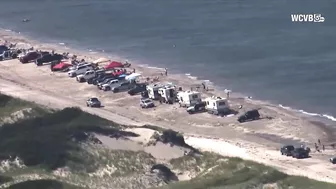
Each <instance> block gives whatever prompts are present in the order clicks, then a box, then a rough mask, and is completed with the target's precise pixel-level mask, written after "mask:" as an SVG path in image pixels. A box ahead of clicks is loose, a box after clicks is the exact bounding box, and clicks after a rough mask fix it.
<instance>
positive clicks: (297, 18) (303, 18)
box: [291, 14, 325, 22]
mask: <svg viewBox="0 0 336 189" xmlns="http://www.w3.org/2000/svg"><path fill="white" fill-rule="evenodd" d="M291 18H292V22H324V20H325V19H324V17H323V16H322V14H291Z"/></svg>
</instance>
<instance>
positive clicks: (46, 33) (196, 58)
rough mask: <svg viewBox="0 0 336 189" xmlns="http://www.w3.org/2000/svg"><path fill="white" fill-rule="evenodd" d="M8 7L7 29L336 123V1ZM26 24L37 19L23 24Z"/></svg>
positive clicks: (107, 0)
mask: <svg viewBox="0 0 336 189" xmlns="http://www.w3.org/2000/svg"><path fill="white" fill-rule="evenodd" d="M0 3H1V5H0V6H1V7H2V9H1V12H0V27H2V28H8V29H12V30H14V31H20V32H22V33H23V34H25V35H28V36H31V37H35V38H37V39H39V40H41V41H53V42H62V43H66V44H70V45H73V46H76V47H85V48H91V49H96V50H104V51H105V52H107V53H110V54H116V55H119V56H122V57H125V58H126V59H130V60H137V62H138V63H140V64H149V65H151V66H159V67H167V68H168V69H169V70H170V71H173V72H176V73H190V74H192V75H194V76H197V77H198V78H200V79H209V80H211V81H212V82H214V83H215V84H216V85H218V86H220V87H223V88H230V89H232V90H233V91H237V92H239V93H243V94H246V95H250V96H253V97H255V98H258V99H261V100H269V101H271V102H273V103H276V104H283V107H287V106H288V107H292V108H295V109H298V110H301V112H306V113H307V112H315V113H318V114H321V115H322V114H326V115H330V116H335V117H336V108H335V106H336V98H335V97H336V78H335V71H336V11H335V10H336V1H334V0H319V1H317V0H255V1H248V0H169V1H167V0H29V1H28V0H1V2H0ZM297 13H303V14H309V13H320V14H322V15H323V16H324V17H325V22H324V23H293V22H291V16H290V15H291V14H297ZM24 18H29V19H31V21H30V22H28V23H23V22H21V20H22V19H24ZM303 110H304V111H303ZM312 115H313V114H312ZM329 118H331V119H332V117H329ZM335 121H336V120H335Z"/></svg>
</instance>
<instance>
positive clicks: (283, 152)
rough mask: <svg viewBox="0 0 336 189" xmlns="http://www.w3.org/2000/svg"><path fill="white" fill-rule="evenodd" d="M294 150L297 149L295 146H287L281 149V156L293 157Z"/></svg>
mask: <svg viewBox="0 0 336 189" xmlns="http://www.w3.org/2000/svg"><path fill="white" fill-rule="evenodd" d="M294 149H295V148H294V146H293V145H286V146H283V147H282V148H281V149H280V152H281V155H285V156H292V154H293V151H294Z"/></svg>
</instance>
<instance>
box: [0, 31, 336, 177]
mask: <svg viewBox="0 0 336 189" xmlns="http://www.w3.org/2000/svg"><path fill="white" fill-rule="evenodd" d="M0 40H7V41H10V42H12V43H18V45H24V46H27V44H30V45H32V46H34V47H35V48H36V49H46V50H51V49H53V50H56V51H57V52H61V53H62V52H70V53H73V54H76V55H78V56H79V57H80V58H81V57H83V58H85V59H87V60H89V59H90V60H94V59H97V58H100V57H103V56H106V55H104V54H100V53H94V54H93V53H89V52H84V51H79V50H74V49H70V48H68V47H66V46H62V45H54V44H42V43H39V42H38V41H34V40H30V39H26V38H24V37H23V36H20V35H17V34H15V33H12V32H9V31H0ZM110 56H111V57H112V58H111V59H112V60H116V61H123V62H124V60H122V59H120V58H119V57H117V56H112V55H110ZM130 63H131V64H132V67H131V68H130V70H133V68H134V69H135V70H136V72H139V73H141V74H142V75H143V76H144V78H143V79H145V78H146V77H151V78H154V77H159V80H160V82H173V83H174V84H176V85H178V86H182V87H183V89H190V88H191V86H195V85H200V84H201V83H202V82H204V81H199V80H196V79H193V78H191V77H189V76H187V75H179V74H171V73H169V74H168V76H164V74H163V73H164V69H160V68H148V67H144V66H138V65H136V62H130ZM162 74H163V75H162ZM207 86H208V87H209V89H210V90H209V91H203V90H202V89H200V90H201V91H202V92H203V94H204V95H203V97H206V96H213V95H216V96H222V97H225V93H224V91H220V90H217V89H216V88H215V86H212V85H211V83H207ZM0 92H2V93H4V94H9V95H12V96H15V97H19V98H22V99H25V100H29V101H34V102H36V103H39V104H43V105H46V106H49V107H53V108H64V107H69V106H78V107H80V108H82V109H83V110H84V111H87V112H89V113H92V114H96V115H99V116H101V117H103V118H106V119H110V120H112V121H115V122H117V123H120V124H128V125H136V126H140V125H144V124H151V125H158V126H161V127H164V128H170V129H173V130H176V131H179V132H181V133H183V134H184V135H185V136H187V140H186V141H187V143H188V144H190V145H192V146H194V147H197V148H200V149H202V150H209V151H214V152H217V153H220V154H222V155H226V156H235V157H241V158H243V159H248V160H253V161H257V162H260V163H264V164H267V165H271V166H274V167H276V168H278V169H280V170H282V171H284V172H286V173H288V174H294V175H303V176H307V177H309V178H314V179H317V180H321V181H327V182H336V178H333V177H331V175H336V171H335V170H334V166H333V165H332V164H330V163H329V161H328V159H329V158H330V157H333V155H334V153H335V150H334V149H332V148H331V147H330V146H326V151H324V152H322V153H318V152H315V149H313V145H314V143H316V142H317V139H321V141H322V143H324V144H331V143H333V142H334V130H333V129H332V128H331V127H328V126H326V125H325V124H323V123H321V122H316V121H311V120H308V119H306V118H305V117H304V116H300V115H299V114H297V113H295V112H292V111H289V110H285V109H283V108H280V107H278V106H277V105H272V104H269V103H267V102H262V101H256V100H252V99H246V98H244V96H242V95H241V94H238V93H236V92H235V91H233V92H232V94H231V95H230V99H229V101H230V104H231V106H232V107H233V109H236V110H239V114H242V113H243V112H245V111H246V110H250V109H252V108H261V109H260V114H261V116H262V117H263V118H262V119H260V120H257V121H252V122H247V123H243V124H241V123H238V122H237V121H236V120H237V117H238V115H239V114H238V115H235V116H232V117H216V116H214V115H210V114H207V113H201V114H194V115H189V114H188V113H187V112H186V110H185V109H184V108H180V107H179V105H178V104H174V105H167V104H162V105H161V104H159V103H156V107H155V108H153V109H145V110H144V109H141V108H140V107H139V99H140V97H139V96H129V95H128V94H125V93H116V94H114V93H112V92H104V91H100V90H98V89H97V87H96V86H94V85H88V84H86V83H78V82H77V81H76V80H75V79H73V78H69V77H68V76H67V74H66V73H52V72H50V68H49V66H40V67H37V66H36V65H35V64H33V63H30V64H21V63H20V62H19V61H18V60H8V61H2V62H0ZM93 96H95V97H98V98H99V99H100V100H101V101H102V103H103V105H104V107H103V108H101V109H92V108H87V107H86V106H85V101H86V99H87V98H89V97H93ZM239 105H243V108H242V109H238V106H239ZM139 132H142V133H146V131H145V130H142V131H139ZM144 135H145V136H146V137H148V136H149V135H150V134H148V133H147V134H144ZM146 137H144V138H143V139H139V140H146ZM291 143H292V144H297V145H299V144H305V145H307V146H310V147H311V149H312V151H313V152H312V153H311V156H312V157H311V158H309V159H303V160H296V159H294V158H290V157H285V156H281V155H280V152H279V148H280V147H281V146H282V145H283V144H291Z"/></svg>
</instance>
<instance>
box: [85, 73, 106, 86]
mask: <svg viewBox="0 0 336 189" xmlns="http://www.w3.org/2000/svg"><path fill="white" fill-rule="evenodd" d="M106 75H107V74H106V73H105V72H99V73H97V74H96V76H95V77H93V78H90V79H88V80H87V81H86V82H87V83H88V84H93V83H94V82H96V81H97V80H98V79H101V78H103V77H105V76H106Z"/></svg>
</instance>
